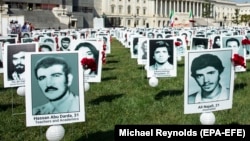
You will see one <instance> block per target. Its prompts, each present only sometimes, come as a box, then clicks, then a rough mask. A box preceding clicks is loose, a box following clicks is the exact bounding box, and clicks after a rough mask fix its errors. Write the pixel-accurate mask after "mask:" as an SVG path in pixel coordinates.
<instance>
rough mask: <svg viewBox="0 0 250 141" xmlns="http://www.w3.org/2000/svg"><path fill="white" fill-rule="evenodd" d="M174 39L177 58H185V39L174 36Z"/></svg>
mask: <svg viewBox="0 0 250 141" xmlns="http://www.w3.org/2000/svg"><path fill="white" fill-rule="evenodd" d="M174 39H175V42H178V43H177V45H175V46H176V47H175V48H176V55H177V58H178V57H182V56H185V52H186V50H187V44H186V40H185V38H184V37H183V36H176V37H174Z"/></svg>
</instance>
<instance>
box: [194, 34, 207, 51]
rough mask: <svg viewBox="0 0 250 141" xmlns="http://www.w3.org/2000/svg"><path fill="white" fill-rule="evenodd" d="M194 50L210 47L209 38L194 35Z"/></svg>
mask: <svg viewBox="0 0 250 141" xmlns="http://www.w3.org/2000/svg"><path fill="white" fill-rule="evenodd" d="M191 49H192V50H205V49H208V38H205V37H204V38H203V37H193V38H192V48H191Z"/></svg>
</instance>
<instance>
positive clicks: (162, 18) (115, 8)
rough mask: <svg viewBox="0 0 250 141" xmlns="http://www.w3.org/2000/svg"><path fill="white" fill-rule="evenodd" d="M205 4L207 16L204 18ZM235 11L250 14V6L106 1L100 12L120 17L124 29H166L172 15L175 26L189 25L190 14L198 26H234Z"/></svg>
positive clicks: (213, 1)
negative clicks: (135, 27)
mask: <svg viewBox="0 0 250 141" xmlns="http://www.w3.org/2000/svg"><path fill="white" fill-rule="evenodd" d="M206 4H207V5H209V9H210V10H209V11H210V13H209V15H208V16H205V17H204V13H205V12H204V11H206V10H205V6H206ZM207 9H208V8H207ZM236 9H239V15H243V14H250V3H244V4H237V3H235V2H228V1H223V0H209V1H208V0H108V1H107V2H106V3H103V4H102V10H103V13H105V15H107V16H108V17H120V22H121V23H120V25H121V26H125V27H134V26H138V27H144V26H149V27H164V26H168V25H169V22H170V20H171V14H172V13H173V17H172V18H173V19H174V27H186V26H190V14H192V15H193V17H192V18H193V19H192V20H194V21H195V23H194V24H195V25H197V26H207V25H208V26H222V24H223V25H225V26H236V25H235V24H233V23H232V20H233V18H234V17H235V10H236ZM239 26H244V24H243V23H242V24H240V25H239Z"/></svg>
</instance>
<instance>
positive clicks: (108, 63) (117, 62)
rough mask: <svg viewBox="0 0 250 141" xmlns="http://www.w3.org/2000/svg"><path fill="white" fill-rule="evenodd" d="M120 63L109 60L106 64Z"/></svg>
mask: <svg viewBox="0 0 250 141" xmlns="http://www.w3.org/2000/svg"><path fill="white" fill-rule="evenodd" d="M118 62H119V61H116V60H108V61H107V62H106V63H107V64H109V63H118Z"/></svg>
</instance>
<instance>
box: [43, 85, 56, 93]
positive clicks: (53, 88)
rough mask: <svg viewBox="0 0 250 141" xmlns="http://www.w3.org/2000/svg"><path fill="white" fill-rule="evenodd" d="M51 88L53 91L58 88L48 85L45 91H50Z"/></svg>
mask: <svg viewBox="0 0 250 141" xmlns="http://www.w3.org/2000/svg"><path fill="white" fill-rule="evenodd" d="M50 90H52V91H55V90H58V89H57V88H55V87H51V86H50V87H47V88H46V89H45V92H46V93H47V92H48V91H50Z"/></svg>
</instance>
